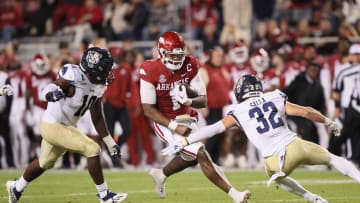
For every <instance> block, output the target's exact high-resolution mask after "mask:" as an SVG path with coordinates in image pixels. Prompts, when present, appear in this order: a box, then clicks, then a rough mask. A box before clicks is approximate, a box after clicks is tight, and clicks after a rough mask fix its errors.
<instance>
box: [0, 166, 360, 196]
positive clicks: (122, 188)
mask: <svg viewBox="0 0 360 203" xmlns="http://www.w3.org/2000/svg"><path fill="white" fill-rule="evenodd" d="M20 174H21V171H1V170H0V182H1V184H2V188H1V190H0V202H1V203H2V202H7V193H6V189H5V186H4V184H5V182H6V180H7V179H12V178H14V177H18V176H19V175H20ZM226 175H227V176H228V178H229V179H230V181H231V182H232V183H233V184H234V186H235V187H236V188H238V189H239V190H244V189H249V190H251V192H252V196H251V201H250V202H251V203H256V202H260V203H266V202H291V203H293V202H306V201H304V200H302V199H301V198H299V197H297V196H295V195H292V194H290V193H287V192H284V191H283V190H281V189H278V188H277V187H276V186H275V185H274V184H273V185H272V186H271V188H267V187H266V180H267V177H266V176H265V175H264V173H263V171H227V172H226ZM105 177H106V180H107V183H108V185H109V187H110V188H111V189H112V190H113V191H115V192H127V193H129V196H128V198H127V200H125V202H126V203H154V202H160V203H165V202H166V203H232V201H231V199H230V198H229V197H228V196H227V195H226V194H225V193H224V192H222V191H220V190H218V189H217V188H216V187H215V186H213V185H212V184H211V183H210V182H209V181H207V179H206V178H205V177H204V176H203V175H202V173H201V172H200V171H199V170H196V169H195V170H189V171H185V172H183V173H180V174H177V175H175V176H173V177H171V178H170V179H168V182H167V185H166V186H167V197H166V198H165V199H159V198H158V197H157V196H156V195H155V193H154V192H153V189H154V185H153V183H152V180H151V179H150V177H149V176H148V174H147V172H144V171H133V172H129V171H107V170H105ZM292 177H294V178H296V179H297V180H299V182H300V183H301V184H303V186H305V187H306V188H307V189H309V190H311V191H312V192H314V193H317V194H319V195H321V196H323V197H325V198H327V199H328V200H329V202H330V203H360V184H357V183H356V182H354V181H352V180H351V179H350V178H348V177H344V176H342V175H340V174H339V173H337V172H335V171H307V170H297V171H296V172H294V173H293V175H292ZM95 194H96V189H95V186H94V185H93V184H92V182H91V179H90V177H89V175H88V173H87V172H86V171H82V172H77V171H71V170H69V171H59V170H51V171H48V172H47V173H45V174H44V175H43V176H42V177H40V178H39V179H38V180H36V181H35V182H33V183H32V184H31V185H30V186H29V187H28V188H27V190H26V192H24V194H23V197H22V199H21V201H20V203H60V202H61V203H80V202H84V203H85V202H86V203H93V202H98V200H97V198H96V197H95Z"/></svg>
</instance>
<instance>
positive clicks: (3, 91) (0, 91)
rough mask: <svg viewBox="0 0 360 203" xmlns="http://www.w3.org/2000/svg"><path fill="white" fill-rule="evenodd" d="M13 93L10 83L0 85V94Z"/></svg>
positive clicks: (7, 94)
mask: <svg viewBox="0 0 360 203" xmlns="http://www.w3.org/2000/svg"><path fill="white" fill-rule="evenodd" d="M13 94H14V88H13V87H12V86H11V85H3V86H2V87H0V95H4V96H11V95H13Z"/></svg>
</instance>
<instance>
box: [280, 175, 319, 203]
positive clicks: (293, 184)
mask: <svg viewBox="0 0 360 203" xmlns="http://www.w3.org/2000/svg"><path fill="white" fill-rule="evenodd" d="M275 181H276V182H277V183H278V184H279V185H280V187H281V188H282V189H284V190H286V191H288V192H291V193H293V194H296V195H299V196H301V197H303V198H305V199H307V200H308V198H310V197H312V196H313V194H312V193H311V192H309V191H307V190H306V189H305V188H304V187H303V186H301V185H300V184H299V183H298V182H297V181H296V180H294V179H292V178H290V177H285V178H282V179H278V180H275Z"/></svg>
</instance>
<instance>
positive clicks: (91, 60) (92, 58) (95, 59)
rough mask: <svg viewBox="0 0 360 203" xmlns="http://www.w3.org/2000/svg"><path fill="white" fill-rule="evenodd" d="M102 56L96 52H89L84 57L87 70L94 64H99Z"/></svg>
mask: <svg viewBox="0 0 360 203" xmlns="http://www.w3.org/2000/svg"><path fill="white" fill-rule="evenodd" d="M101 57H102V55H101V54H100V53H99V52H96V51H89V52H88V54H87V56H86V61H87V63H88V66H89V68H93V67H94V66H95V65H96V64H98V63H99V61H100V59H101Z"/></svg>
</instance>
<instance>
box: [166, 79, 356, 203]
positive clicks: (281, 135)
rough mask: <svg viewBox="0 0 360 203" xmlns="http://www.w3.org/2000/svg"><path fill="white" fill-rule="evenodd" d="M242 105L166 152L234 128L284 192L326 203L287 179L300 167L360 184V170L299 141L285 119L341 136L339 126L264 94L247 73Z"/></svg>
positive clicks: (277, 94)
mask: <svg viewBox="0 0 360 203" xmlns="http://www.w3.org/2000/svg"><path fill="white" fill-rule="evenodd" d="M235 96H236V98H237V100H238V102H239V104H233V105H231V106H230V107H229V112H228V114H227V115H226V116H225V117H224V118H223V119H222V120H221V121H218V122H217V123H215V124H213V125H210V126H207V127H204V128H202V129H199V130H198V131H197V132H195V133H193V134H191V135H190V136H189V137H187V138H183V139H182V140H181V141H177V142H174V143H170V144H169V146H168V147H167V148H165V149H164V150H163V154H173V153H177V152H179V151H180V150H182V149H183V148H184V147H186V146H187V145H188V144H191V143H196V142H197V141H198V140H202V139H205V138H208V137H211V136H213V135H216V134H218V133H221V132H223V131H225V130H226V129H229V128H231V127H233V126H237V127H240V128H242V129H243V130H244V131H245V133H246V135H247V137H248V138H249V140H250V141H251V142H252V143H253V144H254V145H255V146H256V147H257V148H258V149H259V150H260V151H261V153H262V156H263V157H264V159H265V165H266V172H267V174H268V175H269V177H270V179H269V181H268V183H267V184H268V186H270V184H271V183H272V182H273V181H275V182H277V183H278V184H279V185H280V187H281V188H283V189H284V190H286V191H288V192H291V193H294V194H296V195H299V196H301V197H303V198H305V199H306V200H308V201H310V202H312V203H327V202H328V201H327V200H325V199H323V198H322V197H320V196H319V195H316V194H313V193H311V192H309V191H308V190H306V189H305V188H303V187H302V186H301V185H300V184H299V183H298V182H297V181H295V180H294V179H292V178H290V177H288V175H290V174H291V172H292V171H293V170H294V169H295V168H297V167H298V166H299V165H302V164H304V165H319V164H327V165H331V166H332V167H334V168H335V169H336V170H338V171H339V172H340V173H342V174H344V175H347V176H349V177H351V178H352V179H354V180H355V181H357V182H360V172H359V171H358V170H357V169H356V168H355V166H354V165H353V164H352V163H351V162H349V161H347V160H346V159H344V158H342V157H338V156H335V155H333V154H331V153H329V152H328V151H327V150H326V149H325V148H323V147H321V146H320V145H317V144H314V143H312V142H308V141H305V140H302V139H300V138H299V137H297V135H296V133H294V132H292V131H290V129H289V128H288V126H287V123H286V116H285V115H293V116H301V117H304V118H307V119H310V120H312V121H315V122H321V123H324V124H325V125H326V126H328V127H329V129H331V130H332V131H333V133H334V134H335V135H336V136H339V134H340V129H339V127H338V126H337V124H336V123H335V122H333V121H331V120H330V119H329V118H327V117H325V116H324V115H322V114H321V113H319V112H318V111H316V110H314V109H313V108H311V107H304V106H299V105H296V104H292V103H290V102H288V101H286V95H285V94H284V93H282V92H281V91H279V90H274V91H271V92H268V93H263V88H262V84H261V82H260V80H259V78H257V77H256V76H253V75H244V76H242V78H240V79H239V81H238V82H237V85H236V87H235Z"/></svg>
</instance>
